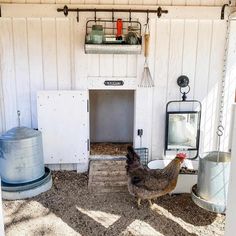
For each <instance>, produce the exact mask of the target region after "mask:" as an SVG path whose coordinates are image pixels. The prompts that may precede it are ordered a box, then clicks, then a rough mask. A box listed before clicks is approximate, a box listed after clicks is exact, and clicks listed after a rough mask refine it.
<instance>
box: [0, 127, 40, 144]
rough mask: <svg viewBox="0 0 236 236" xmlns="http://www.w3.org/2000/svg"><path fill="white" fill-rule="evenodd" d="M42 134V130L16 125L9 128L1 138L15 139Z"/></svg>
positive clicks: (6, 139)
mask: <svg viewBox="0 0 236 236" xmlns="http://www.w3.org/2000/svg"><path fill="white" fill-rule="evenodd" d="M40 135H41V132H40V131H38V130H34V129H30V128H27V127H15V128H12V129H10V130H8V131H7V132H6V133H4V134H3V135H2V136H0V140H4V141H14V140H21V139H27V138H33V137H37V136H40Z"/></svg>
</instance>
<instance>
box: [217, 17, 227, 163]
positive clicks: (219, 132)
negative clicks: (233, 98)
mask: <svg viewBox="0 0 236 236" xmlns="http://www.w3.org/2000/svg"><path fill="white" fill-rule="evenodd" d="M229 31H230V20H229V19H228V20H227V23H226V39H225V52H224V61H223V63H224V64H223V71H222V80H221V99H220V111H219V123H218V127H217V132H216V134H217V136H218V143H217V151H218V156H217V163H219V161H220V145H221V138H222V136H223V135H224V126H223V115H224V114H223V113H224V98H225V79H226V69H227V61H228V59H227V57H228V46H229Z"/></svg>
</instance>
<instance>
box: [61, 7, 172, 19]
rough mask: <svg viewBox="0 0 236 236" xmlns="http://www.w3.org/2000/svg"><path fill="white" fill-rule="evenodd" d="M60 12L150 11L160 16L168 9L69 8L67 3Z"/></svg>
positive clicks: (66, 13) (147, 12)
mask: <svg viewBox="0 0 236 236" xmlns="http://www.w3.org/2000/svg"><path fill="white" fill-rule="evenodd" d="M57 11H58V12H63V13H64V15H65V16H68V13H69V12H77V14H78V13H79V12H94V13H95V15H96V12H111V13H114V12H128V13H130V14H131V13H146V14H147V15H148V14H149V13H156V14H157V16H158V17H159V18H160V17H161V16H162V14H167V13H168V10H163V9H162V8H161V7H158V8H157V9H156V10H151V9H150V10H149V9H113V8H110V9H109V8H98V9H97V8H83V9H80V8H68V7H67V5H65V6H64V7H63V8H57Z"/></svg>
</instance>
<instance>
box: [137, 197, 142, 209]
mask: <svg viewBox="0 0 236 236" xmlns="http://www.w3.org/2000/svg"><path fill="white" fill-rule="evenodd" d="M140 206H141V198H138V208H140Z"/></svg>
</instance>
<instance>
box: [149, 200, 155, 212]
mask: <svg viewBox="0 0 236 236" xmlns="http://www.w3.org/2000/svg"><path fill="white" fill-rule="evenodd" d="M148 202H149V207H150V209H151V210H153V209H154V204H152V201H151V200H148Z"/></svg>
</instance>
